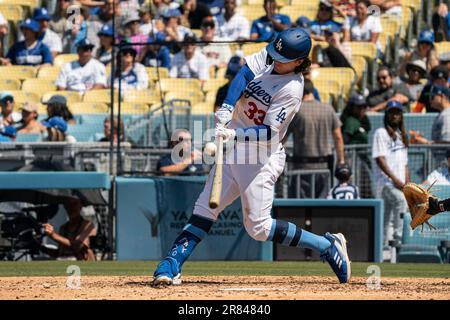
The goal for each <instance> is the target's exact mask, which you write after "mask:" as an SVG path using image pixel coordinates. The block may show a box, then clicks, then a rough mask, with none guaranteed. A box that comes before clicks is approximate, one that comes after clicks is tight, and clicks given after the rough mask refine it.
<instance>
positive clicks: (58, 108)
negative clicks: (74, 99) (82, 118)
mask: <svg viewBox="0 0 450 320" xmlns="http://www.w3.org/2000/svg"><path fill="white" fill-rule="evenodd" d="M44 104H46V105H47V119H46V120H47V121H49V119H50V118H53V117H61V118H63V119H64V121H66V122H67V123H69V124H76V121H75V118H74V116H73V114H72V112H70V110H69V107H68V106H67V99H66V97H64V96H62V95H59V94H55V95H53V96H52V97H51V98H50V99H49V100H48V101H45V102H44Z"/></svg>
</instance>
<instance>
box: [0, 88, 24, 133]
mask: <svg viewBox="0 0 450 320" xmlns="http://www.w3.org/2000/svg"><path fill="white" fill-rule="evenodd" d="M14 106H15V104H14V96H13V95H12V93H11V92H9V91H3V92H1V93H0V107H1V117H2V122H3V125H15V124H16V123H18V122H19V121H20V120H21V115H20V113H18V112H15V111H14Z"/></svg>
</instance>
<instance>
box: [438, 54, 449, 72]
mask: <svg viewBox="0 0 450 320" xmlns="http://www.w3.org/2000/svg"><path fill="white" fill-rule="evenodd" d="M439 63H440V65H441V66H445V67H447V69H450V51H449V52H444V53H442V54H440V55H439Z"/></svg>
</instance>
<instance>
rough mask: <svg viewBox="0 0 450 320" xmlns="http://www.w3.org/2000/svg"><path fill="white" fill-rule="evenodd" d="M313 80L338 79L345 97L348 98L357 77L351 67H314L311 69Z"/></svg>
mask: <svg viewBox="0 0 450 320" xmlns="http://www.w3.org/2000/svg"><path fill="white" fill-rule="evenodd" d="M311 78H312V81H313V82H316V81H317V79H319V80H336V81H338V82H339V83H340V84H341V86H342V94H343V97H344V98H346V97H347V96H348V94H349V93H350V90H351V89H352V85H353V83H354V81H355V79H356V75H355V72H354V71H353V69H351V68H314V69H312V70H311Z"/></svg>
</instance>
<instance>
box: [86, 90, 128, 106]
mask: <svg viewBox="0 0 450 320" xmlns="http://www.w3.org/2000/svg"><path fill="white" fill-rule="evenodd" d="M118 99H119V91H118V90H114V100H115V101H118ZM83 102H96V103H106V104H111V90H110V89H100V90H90V91H86V93H85V94H84V96H83Z"/></svg>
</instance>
